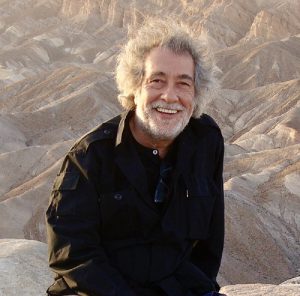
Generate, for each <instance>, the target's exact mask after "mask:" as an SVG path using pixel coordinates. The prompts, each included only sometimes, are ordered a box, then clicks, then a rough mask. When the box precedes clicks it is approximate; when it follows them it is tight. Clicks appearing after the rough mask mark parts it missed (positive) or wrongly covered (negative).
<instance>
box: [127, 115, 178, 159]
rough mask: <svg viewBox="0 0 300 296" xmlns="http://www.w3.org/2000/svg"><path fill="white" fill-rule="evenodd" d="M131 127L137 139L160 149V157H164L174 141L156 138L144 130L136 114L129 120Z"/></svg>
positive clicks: (148, 145)
mask: <svg viewBox="0 0 300 296" xmlns="http://www.w3.org/2000/svg"><path fill="white" fill-rule="evenodd" d="M129 127H130V130H131V133H132V135H133V137H134V138H135V140H136V141H137V142H138V143H139V144H141V145H143V146H145V147H148V148H152V149H157V150H158V151H159V156H160V158H164V157H165V156H166V155H167V153H168V151H169V149H170V147H171V145H172V143H173V141H174V140H173V139H155V138H153V136H151V135H149V134H148V133H146V132H145V131H144V130H142V129H141V128H140V127H139V126H138V125H137V123H136V120H135V116H133V117H132V118H131V119H130V121H129Z"/></svg>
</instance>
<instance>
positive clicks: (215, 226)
mask: <svg viewBox="0 0 300 296" xmlns="http://www.w3.org/2000/svg"><path fill="white" fill-rule="evenodd" d="M215 151H216V152H215V157H214V159H215V164H214V165H213V167H214V168H215V169H214V176H213V178H214V184H215V185H216V188H215V195H216V199H215V203H214V208H213V212H212V216H211V221H210V229H209V235H208V238H207V239H205V240H199V241H198V242H197V244H196V245H195V246H194V248H193V250H192V254H191V262H192V263H193V264H195V265H196V266H198V267H199V269H200V270H201V271H203V272H204V273H205V274H206V275H207V277H208V278H209V279H211V281H212V282H213V283H214V286H215V287H214V290H216V291H218V290H219V289H220V287H219V285H218V283H217V281H216V277H217V274H218V271H219V268H220V264H221V259H222V252H223V245H224V190H223V177H222V175H223V159H224V140H223V137H222V136H221V135H220V137H218V141H217V145H216V150H215Z"/></svg>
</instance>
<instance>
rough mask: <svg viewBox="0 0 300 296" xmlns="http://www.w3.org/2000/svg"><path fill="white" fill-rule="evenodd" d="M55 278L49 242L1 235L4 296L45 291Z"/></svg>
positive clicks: (1, 288)
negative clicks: (49, 263)
mask: <svg viewBox="0 0 300 296" xmlns="http://www.w3.org/2000/svg"><path fill="white" fill-rule="evenodd" d="M51 282H52V274H51V272H50V271H49V268H48V264H47V245H46V244H45V243H42V242H38V241H34V240H25V239H0V296H14V295H28V296H29V295H45V294H46V289H47V288H48V286H50V284H51Z"/></svg>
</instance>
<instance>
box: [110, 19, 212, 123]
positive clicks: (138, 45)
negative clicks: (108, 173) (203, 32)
mask: <svg viewBox="0 0 300 296" xmlns="http://www.w3.org/2000/svg"><path fill="white" fill-rule="evenodd" d="M135 33H136V34H135V37H132V38H130V39H129V41H128V42H127V44H125V46H124V47H123V48H122V49H121V51H120V53H119V55H118V56H117V66H116V82H117V86H118V89H119V91H120V95H119V96H118V100H119V102H120V104H121V105H122V106H123V107H124V108H125V109H133V108H134V107H135V104H134V94H135V93H136V91H137V90H138V89H139V88H140V87H141V84H142V81H143V77H144V61H145V58H146V56H147V55H148V54H149V52H150V51H151V50H152V49H153V48H155V47H165V48H168V49H170V50H171V51H173V52H174V53H176V54H182V53H189V54H190V55H191V56H192V58H193V61H194V65H195V105H194V106H195V107H194V112H193V117H198V116H200V114H201V113H202V103H203V96H204V93H205V92H207V91H208V90H209V89H211V88H213V87H214V84H215V81H214V75H213V74H214V73H213V72H214V71H213V69H214V67H213V64H212V59H211V57H210V51H209V48H208V46H207V44H206V42H205V41H204V40H202V39H201V40H199V38H197V37H196V36H194V34H193V33H192V31H191V30H190V28H189V27H187V26H186V25H184V24H183V23H181V22H178V21H174V20H173V19H172V20H171V19H164V20H162V19H157V18H148V19H147V20H146V21H145V22H144V24H143V25H142V27H141V28H140V29H139V30H137V32H135Z"/></svg>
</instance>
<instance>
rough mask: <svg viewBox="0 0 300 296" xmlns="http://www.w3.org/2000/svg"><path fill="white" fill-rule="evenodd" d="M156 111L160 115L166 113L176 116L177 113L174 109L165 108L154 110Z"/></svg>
mask: <svg viewBox="0 0 300 296" xmlns="http://www.w3.org/2000/svg"><path fill="white" fill-rule="evenodd" d="M156 111H158V112H160V113H167V114H176V113H177V112H179V110H174V109H166V108H160V107H158V108H156Z"/></svg>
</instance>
